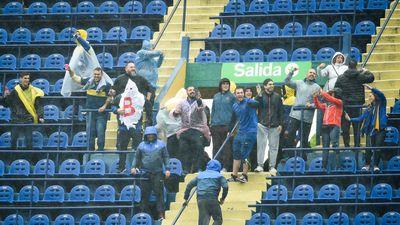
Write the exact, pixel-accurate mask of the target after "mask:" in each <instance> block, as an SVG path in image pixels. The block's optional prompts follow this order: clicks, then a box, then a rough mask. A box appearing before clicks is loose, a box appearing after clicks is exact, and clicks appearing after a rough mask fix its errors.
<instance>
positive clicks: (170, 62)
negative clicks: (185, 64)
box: [162, 57, 180, 66]
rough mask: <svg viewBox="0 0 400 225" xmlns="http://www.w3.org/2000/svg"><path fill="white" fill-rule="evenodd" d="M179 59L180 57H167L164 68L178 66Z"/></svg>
mask: <svg viewBox="0 0 400 225" xmlns="http://www.w3.org/2000/svg"><path fill="white" fill-rule="evenodd" d="M179 59H180V58H179V57H176V58H174V57H166V58H165V59H164V62H163V63H162V66H176V63H177V62H178V61H179Z"/></svg>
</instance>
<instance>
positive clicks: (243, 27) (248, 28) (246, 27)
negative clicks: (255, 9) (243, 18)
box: [235, 23, 256, 37]
mask: <svg viewBox="0 0 400 225" xmlns="http://www.w3.org/2000/svg"><path fill="white" fill-rule="evenodd" d="M255 36H256V28H255V27H254V25H253V24H251V23H243V24H240V25H239V26H238V27H237V28H236V31H235V37H255Z"/></svg>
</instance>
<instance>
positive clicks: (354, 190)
mask: <svg viewBox="0 0 400 225" xmlns="http://www.w3.org/2000/svg"><path fill="white" fill-rule="evenodd" d="M344 198H345V199H360V200H363V201H364V200H365V198H366V189H365V186H364V185H362V184H350V185H349V186H348V187H347V188H346V190H345V192H344Z"/></svg>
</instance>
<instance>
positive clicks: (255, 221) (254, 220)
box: [247, 213, 271, 225]
mask: <svg viewBox="0 0 400 225" xmlns="http://www.w3.org/2000/svg"><path fill="white" fill-rule="evenodd" d="M270 221H271V219H270V218H269V215H268V214H266V213H255V214H253V215H252V216H251V219H250V220H249V222H248V223H247V224H248V225H269V224H270Z"/></svg>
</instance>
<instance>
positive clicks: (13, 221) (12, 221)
mask: <svg viewBox="0 0 400 225" xmlns="http://www.w3.org/2000/svg"><path fill="white" fill-rule="evenodd" d="M3 225H24V218H22V216H21V215H18V216H17V215H16V214H11V215H9V216H7V217H6V218H5V219H4V221H3Z"/></svg>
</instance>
